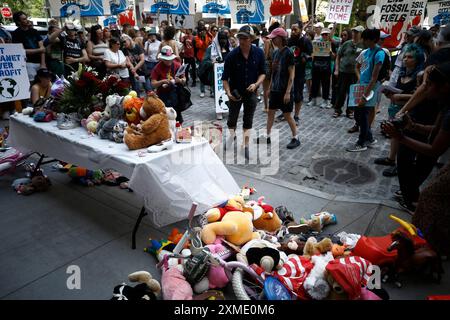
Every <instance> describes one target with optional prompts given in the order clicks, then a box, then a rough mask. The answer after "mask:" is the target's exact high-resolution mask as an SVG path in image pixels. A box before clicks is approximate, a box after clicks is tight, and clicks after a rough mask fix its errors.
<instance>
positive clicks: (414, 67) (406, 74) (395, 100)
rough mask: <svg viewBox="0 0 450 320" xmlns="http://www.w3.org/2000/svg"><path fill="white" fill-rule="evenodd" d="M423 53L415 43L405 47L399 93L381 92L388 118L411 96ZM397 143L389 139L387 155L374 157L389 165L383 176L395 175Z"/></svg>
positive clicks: (398, 87)
mask: <svg viewBox="0 0 450 320" xmlns="http://www.w3.org/2000/svg"><path fill="white" fill-rule="evenodd" d="M424 63H425V54H424V52H423V50H422V48H421V47H420V46H418V45H417V44H415V43H412V44H409V45H408V46H407V47H406V48H405V52H404V55H403V66H402V67H401V69H400V74H399V77H398V79H397V84H396V86H395V87H396V89H399V90H401V92H400V93H395V92H393V91H391V90H388V89H383V93H384V94H385V95H386V97H388V98H389V99H390V100H391V104H390V105H389V108H388V114H389V120H390V121H392V120H394V118H395V115H396V113H397V112H398V111H400V109H401V108H402V107H403V105H405V104H406V103H407V102H408V100H409V99H410V98H411V97H412V95H413V93H414V91H415V90H416V88H417V86H418V85H419V84H418V78H420V77H419V75H420V73H421V71H423V70H424ZM397 150H398V143H397V141H395V140H392V141H391V147H390V152H389V156H388V157H382V158H378V159H375V164H379V165H385V166H390V168H388V169H386V170H384V171H383V175H384V176H385V177H394V176H396V175H397V167H396V165H395V158H396V156H397Z"/></svg>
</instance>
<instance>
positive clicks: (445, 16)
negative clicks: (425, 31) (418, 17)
mask: <svg viewBox="0 0 450 320" xmlns="http://www.w3.org/2000/svg"><path fill="white" fill-rule="evenodd" d="M427 12H428V24H429V25H434V24H439V25H441V26H443V25H446V24H449V23H450V0H445V1H439V2H431V3H428V5H427Z"/></svg>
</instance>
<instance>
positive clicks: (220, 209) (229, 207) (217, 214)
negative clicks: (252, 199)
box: [205, 196, 245, 223]
mask: <svg viewBox="0 0 450 320" xmlns="http://www.w3.org/2000/svg"><path fill="white" fill-rule="evenodd" d="M244 206H245V202H244V199H243V198H242V197H241V196H233V197H231V198H230V199H228V201H227V202H226V203H223V204H222V205H219V206H217V207H214V208H211V209H209V210H208V211H207V212H206V214H205V216H206V218H207V219H208V222H209V223H211V222H216V221H220V220H222V218H223V216H224V215H226V214H227V212H229V211H245V210H244Z"/></svg>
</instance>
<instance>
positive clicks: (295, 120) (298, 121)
mask: <svg viewBox="0 0 450 320" xmlns="http://www.w3.org/2000/svg"><path fill="white" fill-rule="evenodd" d="M294 122H295V125H296V126H297V127H298V125H299V123H300V118H299V117H297V116H294Z"/></svg>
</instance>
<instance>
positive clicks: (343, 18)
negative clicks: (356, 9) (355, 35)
mask: <svg viewBox="0 0 450 320" xmlns="http://www.w3.org/2000/svg"><path fill="white" fill-rule="evenodd" d="M352 7H353V0H329V1H328V12H327V15H326V18H325V21H327V22H334V23H341V24H348V23H349V21H350V16H351V14H352Z"/></svg>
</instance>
